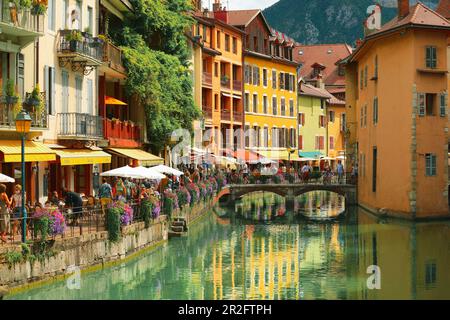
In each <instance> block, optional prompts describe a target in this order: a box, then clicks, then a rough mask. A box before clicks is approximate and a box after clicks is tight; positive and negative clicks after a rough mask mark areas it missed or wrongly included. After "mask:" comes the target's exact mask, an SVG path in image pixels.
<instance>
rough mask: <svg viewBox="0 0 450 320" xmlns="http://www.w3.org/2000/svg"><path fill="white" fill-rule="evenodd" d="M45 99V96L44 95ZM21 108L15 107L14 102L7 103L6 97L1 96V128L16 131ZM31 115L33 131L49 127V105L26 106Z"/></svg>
mask: <svg viewBox="0 0 450 320" xmlns="http://www.w3.org/2000/svg"><path fill="white" fill-rule="evenodd" d="M44 101H45V96H44ZM20 109H21V108H15V107H14V105H13V104H10V103H6V98H5V97H0V130H2V131H3V130H6V131H15V130H16V122H15V118H16V116H17V113H18V112H19V111H20ZM25 109H26V110H27V111H28V113H29V114H30V117H31V131H42V130H45V129H48V114H47V106H46V105H44V106H42V107H41V108H39V109H36V108H25Z"/></svg>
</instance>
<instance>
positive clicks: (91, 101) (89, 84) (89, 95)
mask: <svg viewBox="0 0 450 320" xmlns="http://www.w3.org/2000/svg"><path fill="white" fill-rule="evenodd" d="M86 100H87V107H88V113H89V114H91V115H94V114H95V110H94V87H93V82H92V79H88V80H87V99H86Z"/></svg>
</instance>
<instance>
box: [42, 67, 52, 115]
mask: <svg viewBox="0 0 450 320" xmlns="http://www.w3.org/2000/svg"><path fill="white" fill-rule="evenodd" d="M49 74H50V73H49V67H48V66H44V91H45V105H46V108H47V113H48V114H51V108H50V101H49V98H50V79H49Z"/></svg>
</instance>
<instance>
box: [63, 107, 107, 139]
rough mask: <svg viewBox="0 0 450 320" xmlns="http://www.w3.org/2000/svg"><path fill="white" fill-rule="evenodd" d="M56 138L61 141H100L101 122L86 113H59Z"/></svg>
mask: <svg viewBox="0 0 450 320" xmlns="http://www.w3.org/2000/svg"><path fill="white" fill-rule="evenodd" d="M58 137H59V138H62V139H82V140H101V139H103V121H102V118H101V117H99V116H94V115H91V114H88V113H75V112H73V113H59V114H58Z"/></svg>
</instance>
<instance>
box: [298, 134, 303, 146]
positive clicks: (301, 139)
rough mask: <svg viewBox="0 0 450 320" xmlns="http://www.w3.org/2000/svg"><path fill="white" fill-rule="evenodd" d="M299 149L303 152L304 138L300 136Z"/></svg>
mask: <svg viewBox="0 0 450 320" xmlns="http://www.w3.org/2000/svg"><path fill="white" fill-rule="evenodd" d="M298 148H299V150H303V136H301V135H299V136H298Z"/></svg>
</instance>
